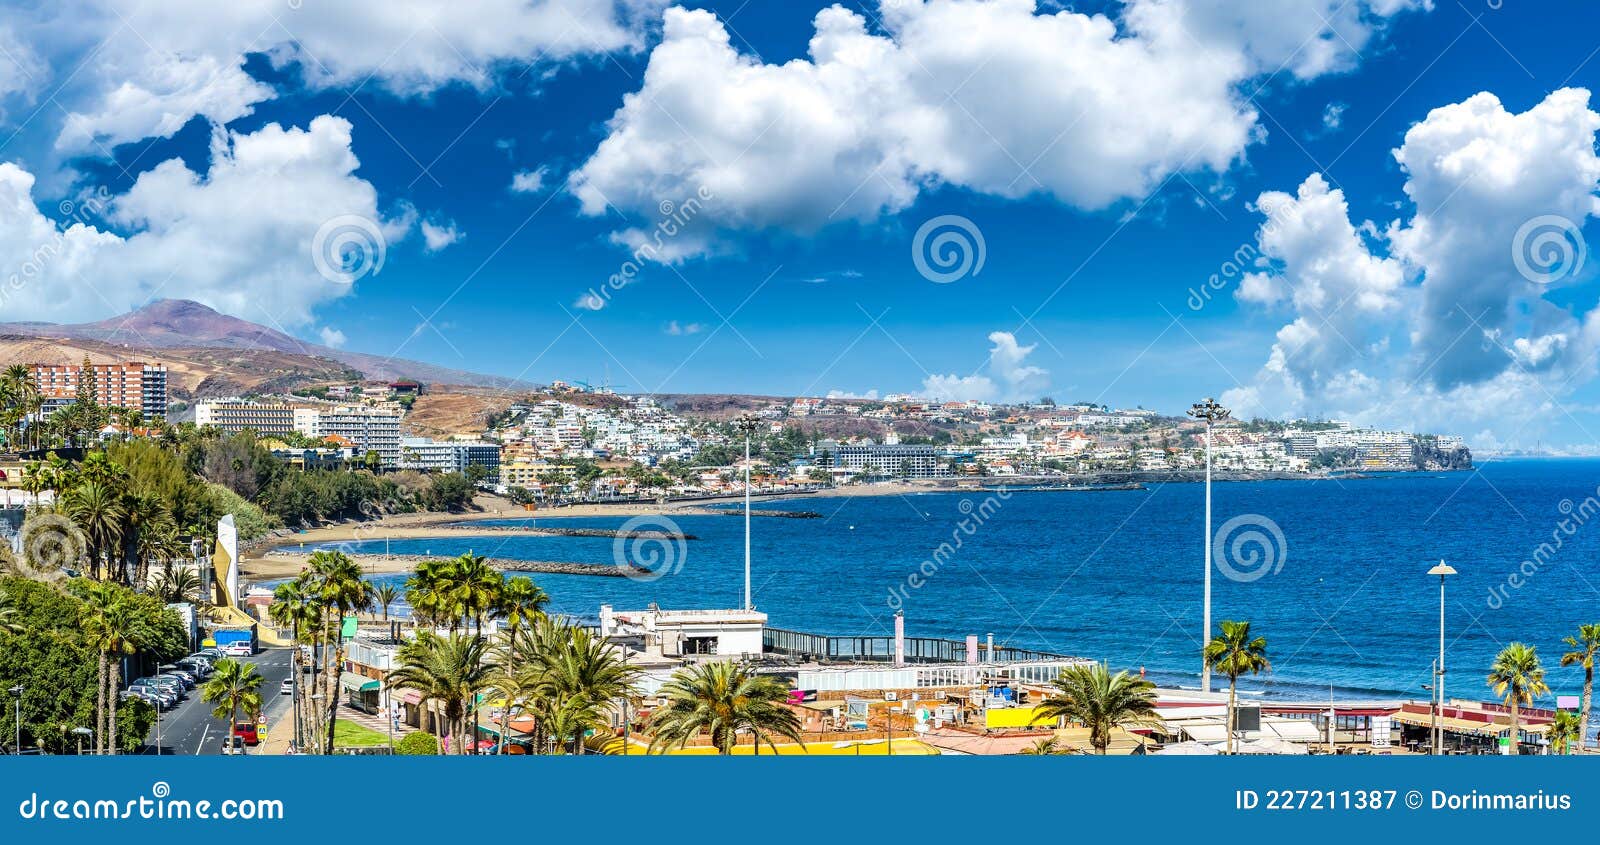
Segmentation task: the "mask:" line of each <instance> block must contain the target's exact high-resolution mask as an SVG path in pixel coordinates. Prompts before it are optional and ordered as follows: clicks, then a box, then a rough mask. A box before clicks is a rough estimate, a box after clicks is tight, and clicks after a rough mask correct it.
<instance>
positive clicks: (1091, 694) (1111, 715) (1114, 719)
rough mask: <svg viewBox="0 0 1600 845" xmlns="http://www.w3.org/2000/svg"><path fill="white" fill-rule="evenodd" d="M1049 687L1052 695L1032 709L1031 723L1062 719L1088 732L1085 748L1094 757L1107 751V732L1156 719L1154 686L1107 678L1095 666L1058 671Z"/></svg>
mask: <svg viewBox="0 0 1600 845" xmlns="http://www.w3.org/2000/svg"><path fill="white" fill-rule="evenodd" d="M1051 684H1052V685H1053V686H1054V687H1055V688H1056V692H1055V693H1053V694H1052V695H1051V696H1050V697H1049V698H1046V699H1045V700H1044V701H1043V702H1041V703H1040V704H1039V706H1038V707H1036V708H1034V711H1033V714H1034V715H1033V720H1034V721H1035V722H1042V721H1044V720H1046V719H1065V720H1067V721H1069V722H1076V723H1078V724H1080V725H1083V726H1084V727H1086V728H1088V729H1089V744H1090V745H1092V746H1094V751H1095V753H1096V754H1104V753H1106V749H1107V748H1110V747H1111V732H1112V731H1113V730H1115V729H1116V728H1129V727H1138V726H1153V725H1156V724H1158V723H1159V722H1160V719H1158V718H1157V717H1156V692H1155V690H1156V685H1155V684H1153V683H1151V682H1149V681H1146V680H1144V679H1143V678H1136V677H1133V676H1132V675H1129V674H1128V673H1127V672H1118V673H1116V674H1115V675H1113V674H1111V670H1110V669H1107V668H1106V667H1105V666H1104V665H1102V664H1099V663H1085V664H1080V665H1077V666H1069V667H1067V668H1065V669H1062V670H1061V674H1060V675H1059V676H1057V677H1056V679H1055V680H1054V681H1051Z"/></svg>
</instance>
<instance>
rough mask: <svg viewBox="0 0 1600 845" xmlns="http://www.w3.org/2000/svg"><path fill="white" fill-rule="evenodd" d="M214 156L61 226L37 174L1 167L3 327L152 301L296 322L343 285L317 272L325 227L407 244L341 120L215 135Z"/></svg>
mask: <svg viewBox="0 0 1600 845" xmlns="http://www.w3.org/2000/svg"><path fill="white" fill-rule="evenodd" d="M210 153H211V156H210V157H211V166H210V168H209V169H208V170H207V171H205V172H203V173H196V172H194V171H192V170H190V169H189V168H188V167H187V166H186V165H185V164H184V163H183V162H182V161H181V160H179V159H172V160H169V161H164V162H162V163H160V164H158V165H156V166H155V167H153V168H151V169H150V170H148V171H146V172H145V173H143V174H141V175H140V176H139V178H138V179H137V180H136V181H135V182H134V184H133V185H132V186H131V187H130V188H129V189H128V191H127V192H126V193H123V194H120V195H102V196H100V197H97V198H95V199H94V200H93V201H92V202H89V201H86V202H80V203H78V205H77V207H76V208H75V209H73V212H72V214H71V216H69V217H67V218H66V219H63V220H60V221H59V222H58V220H57V219H55V218H53V217H46V216H45V215H44V214H43V213H41V211H40V210H39V207H38V205H37V204H36V202H35V199H34V197H33V185H34V177H33V174H31V173H29V172H27V171H25V170H23V169H22V168H20V167H18V166H16V165H15V164H11V163H6V164H0V279H6V280H8V283H7V284H6V285H5V286H4V290H3V291H0V318H3V319H7V320H50V321H57V322H61V321H80V320H90V319H97V318H103V317H106V316H110V315H111V314H115V313H119V312H122V311H126V310H129V309H131V308H134V307H137V306H138V305H141V304H143V303H145V302H147V301H149V300H150V299H152V298H154V297H158V296H159V297H168V298H184V299H194V300H197V301H200V302H203V303H205V304H207V305H210V306H212V307H213V308H216V309H218V310H220V311H224V312H226V313H229V314H234V315H237V316H241V317H245V318H249V319H255V320H258V321H262V322H267V323H269V324H272V323H282V324H284V325H304V324H305V323H307V322H309V320H310V317H311V312H312V309H313V308H314V307H315V306H316V305H318V304H319V303H322V302H326V301H329V300H332V299H336V298H338V297H341V296H344V295H346V294H348V293H349V292H350V291H351V290H352V285H351V284H349V283H348V282H346V283H340V282H338V281H333V280H330V279H329V278H328V277H327V276H325V275H324V274H323V273H321V272H319V271H318V267H317V262H316V261H315V260H314V258H313V254H312V245H313V242H314V241H315V239H316V235H317V232H318V231H319V229H321V228H322V227H323V224H324V223H327V222H328V221H330V220H332V219H334V218H339V217H342V216H349V217H352V218H359V219H361V220H364V221H369V222H370V226H371V228H372V230H373V231H375V232H376V233H377V235H378V240H379V241H381V242H382V245H383V247H384V248H387V247H388V246H392V245H393V244H394V243H395V242H397V241H398V240H400V239H401V238H403V237H405V235H406V231H407V228H408V227H409V216H408V215H401V216H399V217H397V218H386V217H384V215H383V214H382V213H381V212H380V210H379V208H378V195H377V191H376V190H375V189H374V188H373V186H372V185H371V184H370V183H368V182H366V181H365V180H363V179H361V178H360V177H358V176H356V175H355V171H356V169H357V167H358V166H359V162H358V161H357V159H356V157H355V155H354V153H352V152H351V149H350V124H349V122H348V121H346V120H344V119H343V118H338V117H332V116H328V115H323V116H321V117H318V118H316V119H314V120H312V121H311V123H310V124H309V125H308V126H307V127H306V128H304V129H301V128H296V127H290V128H287V129H286V128H284V127H281V126H279V125H277V124H269V125H267V126H264V127H262V128H261V129H260V130H259V131H256V132H253V133H249V134H237V133H231V132H225V131H218V132H216V133H215V134H214V136H213V138H212V143H211V151H210ZM52 211H62V212H64V211H65V208H64V207H63V208H61V209H52ZM357 284H359V282H357Z"/></svg>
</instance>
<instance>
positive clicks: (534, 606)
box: [495, 576, 550, 638]
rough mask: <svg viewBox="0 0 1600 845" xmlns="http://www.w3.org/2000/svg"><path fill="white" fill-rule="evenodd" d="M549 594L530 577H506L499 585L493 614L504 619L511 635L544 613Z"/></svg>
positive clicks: (514, 635)
mask: <svg viewBox="0 0 1600 845" xmlns="http://www.w3.org/2000/svg"><path fill="white" fill-rule="evenodd" d="M549 603H550V596H549V595H548V594H546V593H545V591H544V590H543V589H541V588H540V587H539V585H538V584H535V583H533V579H532V578H526V577H520V576H519V577H512V578H506V579H504V581H502V583H501V585H500V594H499V601H498V603H497V605H496V606H495V614H496V615H497V616H499V617H500V618H501V619H504V620H505V622H506V625H507V627H508V628H510V632H511V637H512V638H515V637H516V634H517V631H518V630H519V629H520V628H521V627H522V626H523V625H524V624H526V623H527V622H529V621H531V620H533V619H536V618H538V617H540V616H543V615H544V608H545V605H547V604H549Z"/></svg>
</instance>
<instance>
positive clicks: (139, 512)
mask: <svg viewBox="0 0 1600 845" xmlns="http://www.w3.org/2000/svg"><path fill="white" fill-rule="evenodd" d="M123 511H124V517H123V528H122V540H123V543H122V546H123V549H122V555H121V557H122V558H123V560H122V564H121V566H120V569H121V571H122V572H123V573H125V574H126V575H127V576H128V581H129V583H131V584H132V585H134V586H136V587H138V588H139V589H141V590H142V589H144V588H145V586H146V585H147V584H149V569H150V558H151V557H152V556H153V555H154V553H155V551H156V550H157V548H158V547H164V544H165V541H164V540H163V539H162V536H161V535H162V534H163V533H164V532H166V531H168V530H169V528H170V529H171V531H172V534H173V539H174V540H176V536H177V526H175V525H173V523H172V514H171V512H169V511H168V510H167V505H166V503H165V502H163V501H162V500H161V499H160V497H158V496H152V495H148V494H144V493H131V494H128V495H125V496H124V497H123ZM129 564H132V566H131V567H130V566H129Z"/></svg>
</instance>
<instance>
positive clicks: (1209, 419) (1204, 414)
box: [1189, 396, 1228, 692]
mask: <svg viewBox="0 0 1600 845" xmlns="http://www.w3.org/2000/svg"><path fill="white" fill-rule="evenodd" d="M1189 416H1191V417H1194V418H1195V419H1197V420H1202V421H1204V422H1205V424H1206V533H1205V538H1204V540H1205V557H1206V575H1205V611H1204V619H1203V621H1202V622H1201V624H1202V625H1203V626H1204V632H1203V635H1202V636H1201V637H1200V648H1201V650H1202V651H1204V650H1205V647H1206V643H1209V642H1211V426H1212V424H1214V423H1217V422H1220V421H1222V420H1225V419H1227V418H1228V409H1227V408H1224V407H1222V406H1221V405H1218V404H1217V400H1215V399H1212V398H1211V397H1209V396H1207V397H1206V398H1205V399H1202V400H1201V401H1199V402H1196V403H1195V404H1194V406H1193V407H1191V408H1190V409H1189ZM1200 689H1201V690H1203V691H1205V692H1210V691H1211V666H1210V664H1208V663H1206V661H1205V659H1204V657H1202V658H1201V660H1200Z"/></svg>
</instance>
